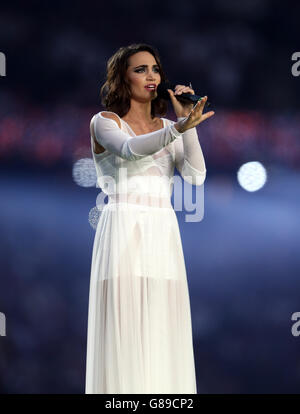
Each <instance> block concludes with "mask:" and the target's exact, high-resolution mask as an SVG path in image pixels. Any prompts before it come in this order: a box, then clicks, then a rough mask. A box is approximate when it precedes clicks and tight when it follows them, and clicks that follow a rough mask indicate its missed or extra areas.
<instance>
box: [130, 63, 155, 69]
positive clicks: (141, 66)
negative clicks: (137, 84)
mask: <svg viewBox="0 0 300 414" xmlns="http://www.w3.org/2000/svg"><path fill="white" fill-rule="evenodd" d="M154 66H157V67H159V66H158V65H157V64H156V65H152V67H154ZM147 67H148V65H139V66H136V67H135V68H134V69H137V68H147Z"/></svg>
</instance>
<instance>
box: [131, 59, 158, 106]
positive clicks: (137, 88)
mask: <svg viewBox="0 0 300 414" xmlns="http://www.w3.org/2000/svg"><path fill="white" fill-rule="evenodd" d="M128 65H129V66H128V68H127V79H128V81H129V83H130V87H131V93H132V97H133V98H135V99H136V100H139V101H143V102H145V101H149V100H150V101H151V100H152V99H155V98H156V97H157V85H158V84H160V82H161V77H160V73H159V66H158V65H157V63H156V60H155V58H154V56H153V55H152V54H151V53H149V52H137V53H135V54H134V55H132V56H130V57H129V59H128ZM151 83H153V84H155V85H156V87H155V89H146V88H145V86H146V85H148V84H151Z"/></svg>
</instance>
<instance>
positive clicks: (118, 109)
mask: <svg viewBox="0 0 300 414" xmlns="http://www.w3.org/2000/svg"><path fill="white" fill-rule="evenodd" d="M163 81H166V77H165V74H164V71H163V69H162V66H161V63H160V58H159V54H158V52H157V50H156V49H155V48H153V47H152V46H150V45H146V44H133V45H130V46H128V47H121V48H120V49H119V50H118V51H117V52H116V53H115V54H114V55H113V56H112V57H111V58H110V59H109V60H108V63H107V79H106V82H105V84H104V85H103V86H102V88H101V93H102V94H104V95H105V96H104V98H103V100H102V104H103V105H104V106H105V108H106V109H107V110H106V111H102V112H98V113H97V114H96V115H94V116H93V118H92V120H91V125H90V127H91V146H92V155H93V160H94V164H95V167H96V171H97V177H98V179H97V183H98V187H101V189H102V192H103V193H104V194H105V196H107V198H108V202H107V203H106V204H104V205H103V206H102V212H101V215H100V219H99V222H98V225H97V229H96V234H95V239H94V245H93V253H92V263H91V276H90V292H89V311H88V312H89V313H88V332H87V358H86V390H85V392H86V394H127V393H128V394H137V393H138V394H152V393H153V394H162V393H164V394H175V393H177V394H185V393H193V394H195V393H197V389H196V377H195V365H194V353H193V341H192V324H191V314H190V302H189V291H188V284H187V275H186V268H185V262H184V256H183V250H182V244H181V237H180V232H179V226H178V222H177V216H176V214H175V211H174V209H173V206H172V204H171V195H172V190H173V187H172V178H173V176H174V167H176V168H177V170H178V171H179V173H180V175H181V176H182V178H183V179H184V180H186V181H188V182H189V183H191V184H195V185H201V184H203V182H204V180H205V177H206V168H205V162H204V158H203V154H202V150H201V147H200V144H199V141H198V135H197V130H196V128H195V127H196V126H197V125H198V124H200V123H201V122H202V121H204V120H205V119H207V118H209V117H211V116H212V115H213V114H214V112H212V111H211V112H207V113H205V114H203V113H202V112H203V108H204V105H205V102H206V100H207V97H205V98H202V100H201V101H199V102H198V103H197V104H196V105H195V106H194V108H193V104H188V105H183V104H181V103H180V102H179V101H178V100H177V99H176V97H175V95H177V94H181V93H182V92H189V93H192V94H194V91H193V89H191V88H190V87H187V86H185V85H177V86H176V88H175V92H173V91H172V90H171V89H169V90H168V91H169V94H170V99H171V102H172V104H173V107H174V111H175V114H176V116H177V122H174V121H171V120H169V119H167V118H163V117H159V116H157V115H165V114H166V111H167V101H166V100H164V99H162V98H159V97H158V95H157V90H156V89H157V85H158V84H159V83H161V82H163Z"/></svg>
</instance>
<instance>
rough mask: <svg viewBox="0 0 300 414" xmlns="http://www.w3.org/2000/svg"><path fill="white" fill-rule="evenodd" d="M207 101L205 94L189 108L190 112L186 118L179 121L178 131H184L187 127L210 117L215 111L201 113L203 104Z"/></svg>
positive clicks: (191, 126)
mask: <svg viewBox="0 0 300 414" xmlns="http://www.w3.org/2000/svg"><path fill="white" fill-rule="evenodd" d="M206 101H207V96H204V97H203V98H202V99H201V100H199V101H198V102H197V103H196V105H195V106H194V108H193V109H192V110H191V112H190V114H189V115H188V117H187V118H186V119H183V120H182V121H180V129H181V131H180V132H184V131H186V130H187V129H190V128H194V127H195V126H197V125H199V124H200V123H201V122H203V121H205V119H208V118H210V117H211V116H213V115H214V114H215V113H214V111H210V112H205V114H203V109H204V105H205V103H206Z"/></svg>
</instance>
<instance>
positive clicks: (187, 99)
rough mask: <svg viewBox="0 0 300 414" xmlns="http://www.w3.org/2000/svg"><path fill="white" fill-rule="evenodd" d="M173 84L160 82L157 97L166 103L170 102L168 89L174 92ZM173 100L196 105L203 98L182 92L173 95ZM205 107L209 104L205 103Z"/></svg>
mask: <svg viewBox="0 0 300 414" xmlns="http://www.w3.org/2000/svg"><path fill="white" fill-rule="evenodd" d="M175 86H176V85H175V84H173V83H170V82H161V83H160V84H159V85H158V86H157V96H158V97H160V98H163V99H166V100H168V101H170V100H171V98H170V95H169V92H168V89H172V90H173V91H174V90H175ZM175 98H176V99H177V100H178V101H179V102H182V103H196V102H198V101H199V99H201V98H203V96H199V95H193V94H192V93H186V92H182V94H181V95H175ZM206 105H207V106H209V105H210V103H209V102H206Z"/></svg>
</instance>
